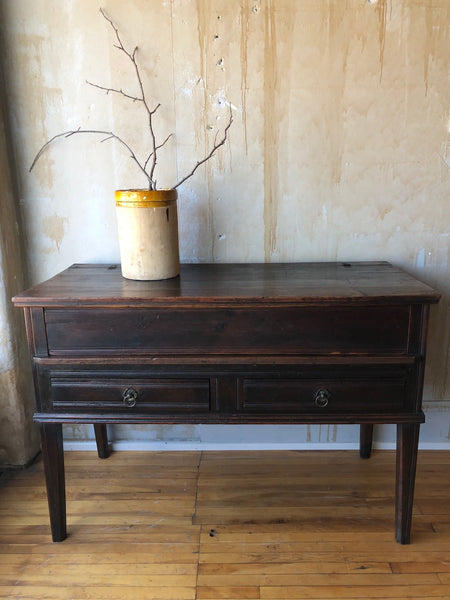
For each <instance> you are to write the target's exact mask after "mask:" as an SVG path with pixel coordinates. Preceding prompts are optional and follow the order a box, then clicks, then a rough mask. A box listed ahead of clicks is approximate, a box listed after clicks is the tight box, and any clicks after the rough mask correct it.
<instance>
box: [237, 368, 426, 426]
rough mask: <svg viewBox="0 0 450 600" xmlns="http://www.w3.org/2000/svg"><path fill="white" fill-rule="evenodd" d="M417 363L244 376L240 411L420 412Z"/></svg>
mask: <svg viewBox="0 0 450 600" xmlns="http://www.w3.org/2000/svg"><path fill="white" fill-rule="evenodd" d="M412 368H413V367H412V366H411V365H408V366H404V365H401V366H395V367H391V366H388V367H384V368H379V367H378V368H376V369H372V368H364V367H363V368H342V369H341V370H338V371H336V370H331V371H329V372H326V371H325V372H324V371H323V370H322V369H318V370H317V371H310V370H308V371H306V372H304V373H296V374H292V375H286V374H284V375H282V376H278V375H276V374H273V375H272V376H270V377H267V376H263V375H261V376H259V375H258V376H252V377H242V378H240V379H239V382H238V407H239V411H240V412H244V413H253V414H255V413H258V414H289V413H291V414H298V413H316V414H344V413H353V414H356V413H358V414H364V413H372V412H377V413H380V412H384V413H386V414H392V413H398V412H414V394H412V393H411V385H412V382H413V381H414V378H411V370H412Z"/></svg>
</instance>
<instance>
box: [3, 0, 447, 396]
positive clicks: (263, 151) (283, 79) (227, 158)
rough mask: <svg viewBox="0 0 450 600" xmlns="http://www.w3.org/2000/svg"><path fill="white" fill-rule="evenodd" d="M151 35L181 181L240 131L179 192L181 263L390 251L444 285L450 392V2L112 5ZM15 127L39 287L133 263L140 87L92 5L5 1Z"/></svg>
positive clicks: (162, 122) (131, 35)
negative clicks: (117, 203)
mask: <svg viewBox="0 0 450 600" xmlns="http://www.w3.org/2000/svg"><path fill="white" fill-rule="evenodd" d="M102 7H103V8H104V9H105V11H106V12H107V14H108V15H109V16H110V17H111V18H112V19H113V20H114V21H115V22H116V24H117V25H118V26H119V27H120V31H121V33H122V36H123V40H124V42H125V43H126V44H128V46H129V47H133V46H134V45H137V46H138V54H137V56H138V60H139V61H140V65H141V68H142V72H143V77H144V82H143V83H144V85H145V87H146V90H147V93H148V95H149V97H150V98H151V99H152V102H153V103H154V104H155V105H156V104H157V103H158V102H161V108H160V109H159V111H158V113H157V116H158V119H157V123H158V131H157V133H158V134H159V136H160V139H161V140H162V139H163V138H164V137H165V136H166V135H167V134H168V133H170V132H174V137H173V138H172V139H171V140H170V142H169V143H168V144H167V146H166V147H165V148H164V150H163V151H162V152H161V160H160V171H159V175H158V183H159V185H160V186H171V185H173V184H174V182H175V181H176V180H177V179H178V178H179V177H181V176H182V175H183V174H184V173H185V172H186V171H188V170H190V168H191V166H192V165H193V164H194V163H195V161H196V160H197V159H198V158H201V157H202V156H203V155H204V154H205V153H206V152H207V149H208V148H209V147H210V144H211V143H212V141H213V140H214V135H215V131H216V129H217V128H218V129H221V128H223V127H224V125H225V123H226V120H227V115H228V106H229V105H231V107H232V110H233V114H234V123H233V126H232V130H231V132H230V143H229V144H228V145H227V146H226V147H225V148H223V150H222V151H221V152H220V153H219V155H218V156H217V158H215V159H214V160H213V161H210V162H209V163H208V164H207V166H206V167H202V168H201V169H199V171H198V172H197V174H196V176H195V177H194V178H193V179H191V180H190V181H189V182H188V183H186V184H185V185H183V186H182V187H181V188H180V189H179V195H180V201H179V212H180V244H181V254H182V258H183V260H184V261H211V260H212V261H274V262H275V261H311V260H319V261H323V260H331V261H334V260H366V259H370V260H372V259H383V260H389V261H392V262H393V263H395V264H397V265H400V266H402V267H404V268H405V269H407V270H408V271H410V272H411V273H413V274H415V275H417V276H418V277H420V278H421V279H423V280H424V281H426V282H428V283H430V284H432V285H434V286H435V287H437V288H438V289H439V290H441V291H442V292H443V293H444V294H445V296H444V298H443V300H442V302H441V304H440V306H439V307H438V308H437V307H435V308H433V311H432V323H431V332H430V361H429V368H428V371H427V379H426V394H425V396H426V399H427V400H435V401H442V400H446V399H447V400H448V399H450V389H449V388H450V376H449V371H450V368H449V367H450V364H449V323H450V317H449V308H448V294H449V292H450V265H449V229H450V228H449V222H450V193H449V192H450V171H449V165H450V84H449V66H450V64H449V63H450V58H449V46H450V39H449V37H450V36H449V28H450V2H449V1H448V0H414V1H413V0H378V2H377V1H376V0H370V1H367V0H251V1H249V0H172V1H170V0H151V1H149V0H130V1H127V2H123V1H120V0H105V2H104V3H103V4H102ZM1 8H2V13H3V14H2V17H3V19H2V29H3V35H4V38H5V44H6V51H5V55H4V64H5V65H6V69H7V79H8V81H7V90H8V101H9V111H10V121H11V125H12V127H13V133H14V140H15V151H16V154H17V164H18V178H19V184H20V191H21V207H22V211H23V218H24V224H25V229H24V232H23V233H24V236H25V238H24V239H25V243H26V247H27V254H28V261H29V267H30V272H31V277H32V279H33V281H38V280H42V279H44V278H46V277H48V276H50V275H52V274H54V273H55V272H57V271H58V270H60V269H62V268H65V267H66V266H68V265H69V264H71V263H73V262H83V261H118V260H119V253H118V242H117V233H116V222H115V213H114V205H113V190H114V189H115V188H123V187H128V186H131V187H141V186H144V185H145V181H144V180H143V179H142V177H141V176H140V175H139V173H138V171H137V169H136V168H135V166H134V165H133V164H132V162H131V161H130V159H129V158H128V157H127V155H126V154H125V153H124V152H123V151H122V150H121V148H120V147H118V146H117V145H115V144H114V142H111V141H108V142H105V143H98V141H97V139H98V138H95V139H94V138H88V137H86V136H74V137H72V138H71V139H69V140H63V141H58V142H57V143H56V144H55V145H54V146H53V148H52V149H51V150H50V151H48V152H47V153H46V155H45V157H44V158H43V159H41V161H40V162H39V163H38V165H37V167H36V169H35V170H34V171H33V172H32V174H31V175H30V174H29V173H28V167H29V166H30V164H31V161H32V159H33V157H34V155H35V153H36V152H37V150H38V149H39V148H40V146H41V145H42V144H43V143H44V141H46V140H47V139H48V138H50V137H51V136H53V135H54V134H56V133H59V132H61V131H66V130H70V129H74V128H77V127H78V126H83V127H90V128H101V129H107V130H111V129H112V130H113V131H115V132H116V133H118V134H120V135H121V136H123V137H124V138H126V139H127V140H130V141H131V142H132V144H134V145H135V146H136V148H137V151H139V152H141V151H143V149H145V145H144V142H145V139H146V134H147V131H146V121H145V117H144V115H143V113H142V112H141V111H140V109H139V106H138V105H137V104H136V103H132V102H127V101H126V100H125V99H124V98H122V97H120V96H118V95H117V94H109V95H106V94H105V93H104V92H102V91H101V90H98V89H95V88H93V87H91V86H89V85H87V84H86V80H89V81H91V82H95V83H98V84H100V85H104V86H109V87H114V88H123V89H124V90H125V91H127V92H129V93H131V94H133V93H136V87H135V80H134V78H133V72H132V70H130V67H129V65H128V64H127V61H126V59H125V57H124V56H123V55H121V53H120V52H118V51H117V50H116V49H115V48H114V47H113V42H114V39H113V35H112V31H111V28H110V27H109V26H108V24H107V23H106V22H105V20H104V19H103V18H102V17H101V15H100V13H99V10H98V9H99V5H98V4H97V3H96V2H92V0H73V1H69V0H65V1H64V2H53V1H51V0H14V1H12V0H11V1H9V0H3V2H2V3H1Z"/></svg>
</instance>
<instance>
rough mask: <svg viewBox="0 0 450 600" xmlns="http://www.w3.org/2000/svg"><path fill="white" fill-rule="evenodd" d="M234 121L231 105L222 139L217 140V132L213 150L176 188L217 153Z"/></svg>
mask: <svg viewBox="0 0 450 600" xmlns="http://www.w3.org/2000/svg"><path fill="white" fill-rule="evenodd" d="M232 122H233V113H232V111H231V106H230V119H229V121H228V125H227V126H226V127H225V129H224V132H223V137H222V139H221V140H220V142H216V139H217V134H216V136H215V140H214V146H213V148H212V150H211V151H210V152H209V154H207V156H205V158H203V159H202V160H199V161H198V162H197V163H196V165H195V167H194V168H193V169H192V171H191V172H190V173H189V174H188V175H186V177H183V179H180V181H179V182H178V183H177V184H176V185H174V186H173V189H174V190H175V189H176V188H177V187H178V186H180V185H181V184H182V183H184V182H185V181H186V180H187V179H189V178H190V177H192V175H193V174H194V173H195V171H196V170H197V169H198V168H199V167H200V166H201V165H203V164H205V162H207V161H208V160H209V159H210V158H212V157H213V155H214V154H215V153H216V151H217V150H218V149H219V148H220V147H221V146H223V145H224V144H225V142H226V141H227V136H228V130H229V129H230V127H231V123H232Z"/></svg>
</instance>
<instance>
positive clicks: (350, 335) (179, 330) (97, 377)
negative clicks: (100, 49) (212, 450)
mask: <svg viewBox="0 0 450 600" xmlns="http://www.w3.org/2000/svg"><path fill="white" fill-rule="evenodd" d="M438 300H439V293H438V292H436V291H435V290H433V289H432V288H430V287H428V286H427V285H425V284H423V283H421V282H420V281H418V280H417V279H415V278H414V277H412V276H410V275H408V274H407V273H405V272H404V271H402V270H401V269H399V268H396V267H394V266H392V265H391V264H389V263H385V262H354V263H353V262H352V263H303V264H185V265H182V267H181V273H180V276H179V277H176V278H174V279H169V280H165V281H131V280H127V279H124V278H123V277H122V276H121V271H120V267H119V266H118V265H81V264H77V265H73V266H72V267H70V268H69V269H66V270H65V271H63V272H62V273H60V274H59V275H56V276H55V277H53V278H52V279H50V280H48V281H46V282H44V283H42V284H40V285H37V286H35V287H33V288H31V289H29V290H27V291H25V292H23V293H22V294H20V295H18V296H16V297H15V298H14V302H15V304H16V305H17V306H21V307H23V308H24V311H25V320H26V326H27V335H28V342H29V348H30V352H31V356H32V363H33V374H34V382H35V390H36V401H37V412H36V414H35V420H36V421H37V422H38V423H39V425H40V431H41V440H42V453H43V460H44V467H45V474H46V484H47V495H48V502H49V511H50V523H51V530H52V537H53V540H54V541H62V540H63V539H64V538H65V537H66V506H65V480H64V454H63V440H62V424H63V423H90V424H93V425H94V428H95V434H96V439H97V447H98V452H99V456H101V457H107V456H108V440H107V434H106V424H108V423H109V424H110V423H213V424H214V423H215V424H220V423H241V424H242V423H245V424H247V423H248V424H251V423H276V424H280V425H282V424H284V423H309V424H315V423H316V424H321V423H326V424H332V423H356V424H360V426H361V429H360V431H361V436H360V454H361V456H362V457H364V458H368V457H369V456H370V452H371V448H372V432H373V424H375V423H394V424H396V425H397V462H396V465H397V466H396V505H395V529H396V539H397V541H398V542H400V543H402V544H407V543H409V541H410V530H411V515H412V504H413V493H414V480H415V471H416V459H417V447H418V437H419V427H420V423H422V422H423V421H424V415H423V412H422V387H423V373H424V367H425V345H426V333H427V323H428V314H429V307H430V304H432V303H435V302H438ZM237 509H238V507H237Z"/></svg>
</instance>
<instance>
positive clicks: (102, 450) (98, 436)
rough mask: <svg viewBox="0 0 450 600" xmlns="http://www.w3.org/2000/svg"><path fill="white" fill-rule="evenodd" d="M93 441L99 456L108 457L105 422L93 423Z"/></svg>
mask: <svg viewBox="0 0 450 600" xmlns="http://www.w3.org/2000/svg"><path fill="white" fill-rule="evenodd" d="M94 432H95V441H96V442H97V453H98V457H99V458H108V456H109V445H108V432H107V430H106V425H105V423H97V424H95V425H94Z"/></svg>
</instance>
